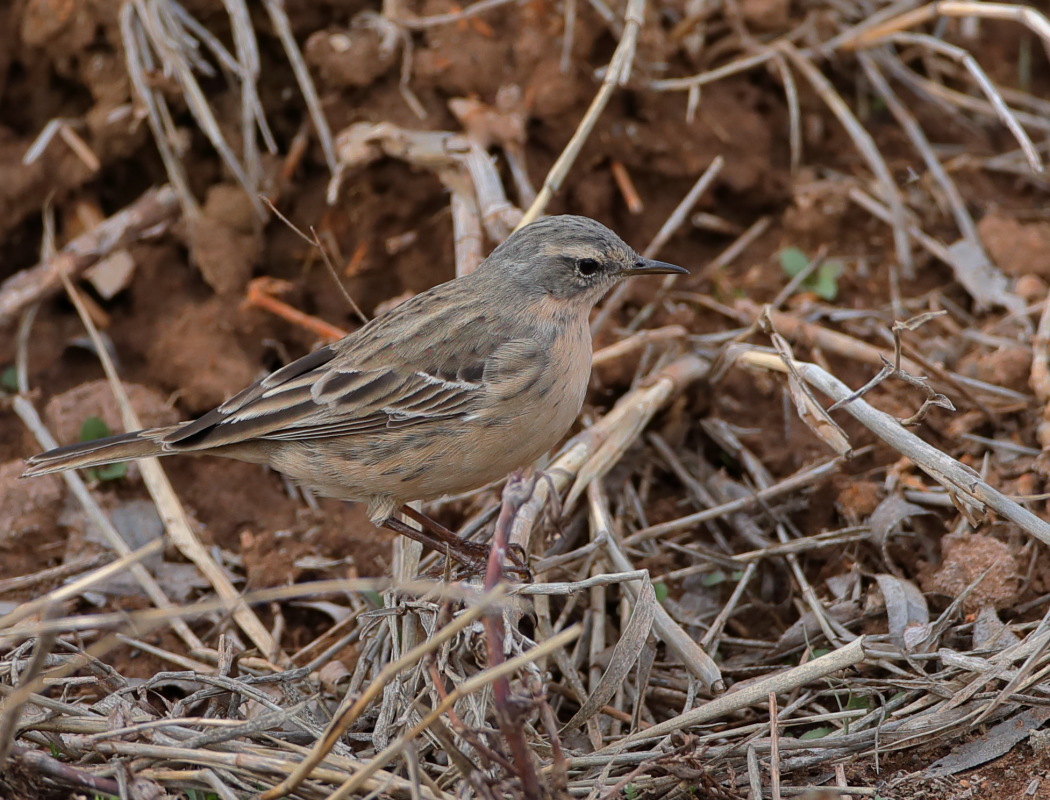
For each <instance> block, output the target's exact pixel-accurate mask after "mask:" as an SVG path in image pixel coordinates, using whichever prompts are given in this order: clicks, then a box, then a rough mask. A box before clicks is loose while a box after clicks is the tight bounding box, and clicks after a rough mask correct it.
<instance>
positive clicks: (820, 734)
mask: <svg viewBox="0 0 1050 800" xmlns="http://www.w3.org/2000/svg"><path fill="white" fill-rule="evenodd" d="M834 732H835V729H834V728H832V727H830V726H828V725H824V726H822V727H820V728H814V729H813V730H811V731H806V732H805V733H804V734H802V735H801V736H799V737H798V738H799V739H801V740H807V739H823V738H824V737H825V736H827V735H829V734H832V733H834Z"/></svg>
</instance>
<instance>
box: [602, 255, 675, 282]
mask: <svg viewBox="0 0 1050 800" xmlns="http://www.w3.org/2000/svg"><path fill="white" fill-rule="evenodd" d="M618 274H619V275H622V276H624V277H625V278H626V277H629V276H632V275H688V274H689V270H687V269H686V268H685V267H676V266H675V265H674V264H667V263H665V262H663V261H653V260H652V259H649V258H639V259H638V260H637V261H635V262H634V264H633V265H632V266H630V267H628V268H627V269H622V270H620V271H619V273H618Z"/></svg>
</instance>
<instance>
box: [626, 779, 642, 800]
mask: <svg viewBox="0 0 1050 800" xmlns="http://www.w3.org/2000/svg"><path fill="white" fill-rule="evenodd" d="M623 796H624V797H626V798H627V800H638V798H639V797H640V796H641V792H639V791H638V787H637V786H635V785H634V784H633V783H629V784H627V785H626V786H624V787H623Z"/></svg>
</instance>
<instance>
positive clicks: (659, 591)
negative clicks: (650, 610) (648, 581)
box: [653, 581, 671, 605]
mask: <svg viewBox="0 0 1050 800" xmlns="http://www.w3.org/2000/svg"><path fill="white" fill-rule="evenodd" d="M670 591H671V590H670V589H668V588H667V584H666V583H664V582H663V581H657V582H656V583H654V584H653V594H654V595H656V602H657V603H659V604H660V605H663V602H664V600H666V599H667V595H668V594H670Z"/></svg>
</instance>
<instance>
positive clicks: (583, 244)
mask: <svg viewBox="0 0 1050 800" xmlns="http://www.w3.org/2000/svg"><path fill="white" fill-rule="evenodd" d="M653 274H688V270H686V269H684V268H682V267H679V266H675V265H673V264H668V263H665V262H662V261H654V260H651V259H648V258H644V257H642V256H640V255H639V254H638V253H636V252H635V251H634V250H633V249H632V248H631V247H630V246H628V245H627V244H626V243H625V242H624V241H623V240H622V239H621V238H620V237H619V236H617V235H616V234H615V233H614V232H613V231H611V230H610V229H609V228H607V227H606V226H604V225H602V224H601V223H599V222H597V221H595V220H593V219H590V218H588V217H581V216H574V215H557V216H549V217H543V218H540V219H539V220H537V221H535V222H532V223H530V224H528V225H525V226H522V227H521V228H519V229H518V230H517V231H515V232H514V233H512V234H511V235H510V236H509V237H508V238H507V239H506V240H505V241H504V242H503V243H502V244H500V245H499V246H497V247H496V248H495V249H494V250H493V251H492V253H491V254H490V255H489V256H488V258H486V259H485V260H484V261H483V262H482V263H481V264H480V265H478V267H477V268H476V269H475V270H474V271H473V272H471V273H469V274H467V275H464V276H461V277H457V278H454V279H453V280H451V281H448V282H447V283H442V284H439V285H437V286H435V287H433V288H431V289H429V290H427V291H424V292H421V293H420V294H417V295H415V296H414V297H412V298H411V299H409V300H407V301H405V302H403V303H401V304H400V305H397V306H395V307H394V308H392V309H391V310H389V311H387V312H386V313H384V314H382V315H380V316H378V317H376V318H374V319H372V320H371V321H370V322H368V323H367V324H365V325H364V326H362V327H361V328H359V329H357V330H356V331H354V332H352V333H350V334H349V335H347V336H345V337H344V338H342V339H340V340H339V341H337V342H334V343H332V344H327V345H325V346H323V347H320V348H319V349H317V350H314V351H313V352H311V353H309V354H308V355H306V356H303V357H302V358H299V359H298V360H296V361H292V362H291V363H289V364H287V365H285V366H283V367H281V368H280V369H277V370H276V371H274V372H272V373H270V374H269V375H267V376H266V377H264V378H262V379H261V380H259V381H257V382H256V383H253V384H252V385H250V386H248V387H247V388H245V389H244V390H243V391H241V392H239V393H237V394H235V395H234V396H232V397H231V398H230V399H228V400H227V401H226V402H224V403H223V404H222V405H220V406H218V407H217V408H214V409H212V410H211V411H208V412H207V413H205V414H204V415H203V416H201V417H199V418H198V419H196V420H192V421H189V422H183V423H178V424H175V425H171V426H167V427H161V428H151V429H147V430H140V431H134V432H131V433H125V434H119V435H116V436H109V437H105V438H101V439H95V440H92V441H88V442H81V443H78V444H71V445H67V446H65V447H58V448H56V449H53V450H49V451H47V452H45V453H41V454H39V455H35V456H32V457H30V458H28V459H27V460H26V463H27V468H26V470H25V473H24V475H23V477H33V476H37V475H47V474H50V473H54V472H60V471H63V470H68V469H76V468H87V467H96V466H100V465H103V464H109V463H114V462H121V461H131V460H135V459H139V458H148V457H153V456H170V455H176V454H183V453H185V454H194V455H202V454H207V455H217V456H225V457H228V458H234V459H239V460H241V461H247V462H253V463H261V464H266V465H269V466H270V467H272V468H273V469H275V470H277V471H278V472H281V473H284V474H285V475H288V476H289V477H291V478H292V479H294V480H295V481H297V482H299V483H300V484H301V485H303V486H305V487H306V488H307V489H308V490H310V491H311V492H313V493H315V494H318V495H322V496H328V497H335V498H339V499H342V500H349V501H355V502H365V503H367V507H368V508H367V513H368V517H369V520H370V521H371V522H372V523H374V524H376V525H379V526H382V527H386V528H388V529H390V530H393V531H395V532H397V533H400V534H403V535H405V536H409V537H410V538H413V539H416V540H417V541H421V542H423V544H425V545H427V546H429V547H431V548H433V549H435V550H438V551H439V552H442V553H446V554H448V555H450V556H452V557H453V558H455V559H456V560H457V561H459V562H460V563H462V564H465V565H466V566H468V567H472V568H483V564H484V552H485V550H484V548H482V547H481V546H479V545H475V544H474V543H468V542H465V541H464V540H463V539H461V538H460V537H458V536H456V535H455V534H454V533H452V532H451V531H449V530H447V529H446V528H444V527H443V526H441V525H439V524H438V523H436V522H435V521H434V520H431V519H430V518H429V517H427V516H425V515H423V514H421V513H420V512H418V511H416V510H414V509H412V508H411V507H410V506H408V503H410V502H412V501H417V500H419V501H424V502H425V501H430V500H435V499H438V498H440V497H444V496H447V495H454V494H459V493H462V492H466V491H470V490H473V489H476V488H479V487H481V486H485V485H487V484H489V483H491V482H493V481H496V480H498V479H500V478H503V477H504V476H506V475H507V474H508V473H510V472H511V471H513V470H515V469H518V468H521V467H526V466H529V465H531V464H533V463H534V462H535V461H536V460H537V459H539V458H540V457H541V456H543V455H544V454H545V453H547V452H548V451H549V450H550V449H551V448H553V447H554V446H555V445H556V444H557V443H558V442H559V441H560V440H561V439H562V438H563V437H564V436H565V434H566V433H567V432H568V430H569V429H570V428H571V426H572V424H573V422H574V421H575V420H576V417H577V416H578V414H579V412H580V409H581V408H582V406H583V401H584V396H585V394H586V391H587V386H588V382H589V379H590V368H591V355H592V345H591V335H590V328H589V317H590V312H591V310H592V309H593V308H594V306H595V304H596V303H598V301H599V300H600V299H601V298H602V297H603V296H604V295H605V294H606V292H607V291H609V289H611V288H612V287H613V286H614V285H615V284H617V283H618V282H619V281H621V280H624V279H626V278H632V277H636V276H642V275H653ZM399 512H400V513H403V514H405V515H406V516H408V517H409V518H410V519H412V520H414V521H416V522H417V523H418V524H419V525H420V526H421V529H419V530H417V529H416V528H415V527H413V526H411V525H409V524H408V523H406V522H404V521H403V520H401V519H400V518H399V517H398V516H397V515H398V513H399Z"/></svg>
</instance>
